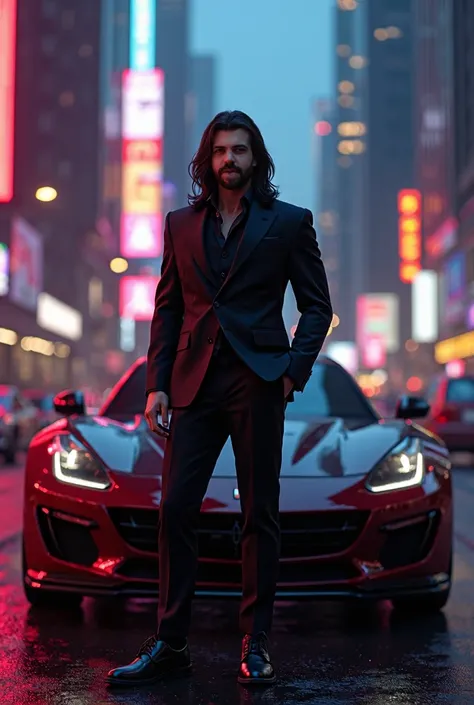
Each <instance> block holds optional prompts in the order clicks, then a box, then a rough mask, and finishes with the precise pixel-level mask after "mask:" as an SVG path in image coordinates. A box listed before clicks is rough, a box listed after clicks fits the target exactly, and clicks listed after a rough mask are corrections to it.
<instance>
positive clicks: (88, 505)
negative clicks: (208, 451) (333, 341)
mask: <svg viewBox="0 0 474 705" xmlns="http://www.w3.org/2000/svg"><path fill="white" fill-rule="evenodd" d="M145 374H146V370H145V360H144V359H140V360H138V361H137V362H136V363H135V364H134V365H133V366H132V367H131V368H130V370H129V371H128V372H127V373H126V374H125V375H124V376H123V377H122V379H121V380H120V381H119V382H118V384H117V385H116V386H115V388H114V389H113V390H112V391H111V393H110V395H109V396H108V398H107V399H106V400H105V402H104V404H103V406H102V408H101V409H100V411H99V413H98V414H97V415H96V416H87V415H85V404H84V395H83V394H82V393H81V392H73V391H65V392H62V393H60V394H59V395H58V396H57V397H56V399H55V406H56V409H57V411H58V412H60V413H61V414H62V416H63V417H62V418H61V419H60V420H59V421H57V422H56V423H54V424H53V425H51V426H49V427H48V428H46V429H44V430H43V431H41V432H40V433H38V434H37V435H36V436H35V438H34V439H33V441H32V443H31V445H30V448H29V451H28V456H27V462H26V478H25V499H24V534H23V581H24V588H25V593H26V596H27V598H28V600H29V601H30V602H31V603H32V604H35V605H41V604H48V603H49V604H52V605H57V604H58V602H63V603H64V604H69V605H78V604H79V603H80V602H81V600H82V597H83V596H84V595H89V596H90V595H92V596H93V595H109V596H113V595H123V596H150V597H153V596H156V595H157V591H158V589H159V575H158V544H157V534H158V515H159V511H160V509H159V507H160V501H161V488H162V484H161V472H162V463H163V456H164V441H163V440H162V439H159V438H158V437H157V436H154V435H153V434H152V433H151V432H150V431H149V430H148V427H147V425H146V423H145V421H144V418H143V406H144V394H143V390H144V388H145ZM295 397H296V400H295V402H294V403H291V404H288V407H287V410H286V419H285V433H284V444H283V464H282V471H281V532H282V533H281V562H280V577H279V583H278V588H277V597H278V599H280V600H282V599H289V600H295V599H303V598H318V597H324V598H345V599H365V600H380V599H390V600H392V602H393V603H394V605H395V606H396V607H397V608H399V609H406V610H415V611H417V612H418V611H436V610H439V609H441V608H442V607H443V606H444V605H445V604H446V601H447V600H448V596H449V591H450V587H451V570H452V497H451V474H450V461H449V457H448V451H447V449H446V448H445V446H444V445H443V443H442V442H441V441H439V440H437V439H435V438H433V436H431V435H429V434H428V433H427V432H426V431H425V430H424V429H423V428H422V427H420V426H418V425H417V424H416V423H413V422H412V421H409V422H407V419H413V418H417V417H422V416H424V415H426V413H427V412H428V410H429V407H428V405H427V403H426V402H425V401H423V400H421V399H417V398H415V397H402V398H401V400H400V401H399V403H398V407H397V417H398V418H396V419H391V420H382V419H380V417H379V415H378V414H377V413H376V411H375V410H374V408H373V407H372V405H371V404H370V403H369V402H368V400H367V399H366V398H365V397H364V395H363V393H362V391H361V390H360V388H359V387H358V386H357V384H356V383H355V381H354V380H353V378H352V377H351V376H350V375H349V374H348V373H347V372H345V371H344V370H343V368H342V367H340V366H339V365H338V364H337V363H335V362H333V361H331V360H329V359H327V358H324V357H321V358H320V359H319V360H318V362H317V363H316V365H315V366H314V368H313V374H312V376H311V378H310V380H309V381H308V384H307V387H306V389H305V392H304V394H297V395H295ZM172 426H173V421H172V420H171V432H172ZM238 500H239V492H238V486H237V481H236V472H235V462H234V456H233V452H232V447H231V444H230V442H229V443H227V444H226V445H225V446H224V449H223V451H222V453H221V455H220V457H219V460H218V462H217V466H216V469H215V471H214V475H213V478H212V479H211V483H210V485H209V489H208V492H207V495H206V497H205V499H204V502H203V505H202V510H201V521H200V528H199V554H200V561H199V569H198V575H197V585H196V594H197V595H201V596H208V597H212V596H217V597H225V596H228V597H238V596H239V595H240V590H241V588H240V579H241V536H242V519H241V513H240V506H239V501H238Z"/></svg>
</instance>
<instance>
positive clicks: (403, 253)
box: [398, 189, 421, 284]
mask: <svg viewBox="0 0 474 705" xmlns="http://www.w3.org/2000/svg"><path fill="white" fill-rule="evenodd" d="M398 215H399V218H398V251H399V255H400V267H399V277H400V280H401V281H402V282H405V283H406V284H409V283H410V282H412V281H413V280H414V278H415V277H416V275H417V274H418V272H419V271H420V269H421V193H420V192H419V191H418V190H417V189H403V190H402V191H399V193H398Z"/></svg>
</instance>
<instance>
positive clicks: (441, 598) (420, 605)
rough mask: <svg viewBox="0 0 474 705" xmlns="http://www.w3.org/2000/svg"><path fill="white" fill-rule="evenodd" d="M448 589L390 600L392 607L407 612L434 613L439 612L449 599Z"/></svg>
mask: <svg viewBox="0 0 474 705" xmlns="http://www.w3.org/2000/svg"><path fill="white" fill-rule="evenodd" d="M449 592H450V590H446V591H445V592H440V593H435V594H428V595H420V596H417V597H400V598H398V599H395V600H392V604H393V607H394V609H395V610H396V611H397V612H399V613H402V612H404V613H407V614H423V615H428V614H436V613H437V612H440V611H441V610H442V609H443V607H445V606H446V603H447V602H448V600H449Z"/></svg>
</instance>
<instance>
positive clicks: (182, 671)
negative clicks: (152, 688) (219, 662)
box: [105, 665, 193, 688]
mask: <svg viewBox="0 0 474 705" xmlns="http://www.w3.org/2000/svg"><path fill="white" fill-rule="evenodd" d="M192 670H193V667H192V665H189V666H183V667H182V668H176V669H175V670H173V671H169V673H162V674H160V675H159V676H155V677H154V678H147V679H145V680H134V681H125V680H122V681H120V680H117V679H115V678H106V679H105V682H106V683H107V685H109V686H112V687H114V688H135V687H140V686H144V685H154V684H155V683H159V682H160V681H164V680H170V679H173V678H179V677H181V676H187V675H190V674H191V671H192Z"/></svg>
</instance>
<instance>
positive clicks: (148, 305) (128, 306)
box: [119, 275, 159, 321]
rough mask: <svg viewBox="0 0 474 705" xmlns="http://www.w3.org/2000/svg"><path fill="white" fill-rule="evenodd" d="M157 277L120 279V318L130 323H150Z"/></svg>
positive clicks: (140, 276)
mask: <svg viewBox="0 0 474 705" xmlns="http://www.w3.org/2000/svg"><path fill="white" fill-rule="evenodd" d="M158 281H159V277H149V276H144V275H139V276H125V277H122V278H121V279H120V292H119V313H120V317H121V318H122V319H123V318H126V319H128V320H131V321H151V319H152V318H153V312H154V310H155V293H156V287H157V284H158Z"/></svg>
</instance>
